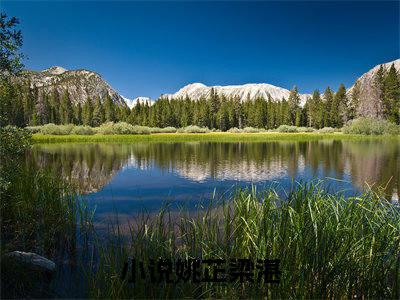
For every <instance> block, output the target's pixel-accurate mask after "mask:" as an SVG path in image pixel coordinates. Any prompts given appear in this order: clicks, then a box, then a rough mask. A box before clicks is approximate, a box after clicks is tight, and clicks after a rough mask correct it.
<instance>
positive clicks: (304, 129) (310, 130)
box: [297, 127, 315, 132]
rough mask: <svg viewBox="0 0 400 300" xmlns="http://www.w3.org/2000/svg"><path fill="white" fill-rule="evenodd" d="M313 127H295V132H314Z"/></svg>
mask: <svg viewBox="0 0 400 300" xmlns="http://www.w3.org/2000/svg"><path fill="white" fill-rule="evenodd" d="M314 131H315V128H312V127H297V132H314Z"/></svg>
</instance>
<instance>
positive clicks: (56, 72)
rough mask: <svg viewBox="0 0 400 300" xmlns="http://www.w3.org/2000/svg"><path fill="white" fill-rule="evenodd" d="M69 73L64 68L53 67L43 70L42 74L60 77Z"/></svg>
mask: <svg viewBox="0 0 400 300" xmlns="http://www.w3.org/2000/svg"><path fill="white" fill-rule="evenodd" d="M67 71H68V70H67V69H64V68H63V67H59V66H53V67H50V68H48V69H46V70H43V71H42V72H43V73H50V74H52V75H60V74H62V73H65V72H67Z"/></svg>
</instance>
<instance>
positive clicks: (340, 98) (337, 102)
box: [330, 84, 347, 127]
mask: <svg viewBox="0 0 400 300" xmlns="http://www.w3.org/2000/svg"><path fill="white" fill-rule="evenodd" d="M346 105H347V97H346V88H345V87H344V85H343V84H341V85H340V86H339V89H338V91H337V92H336V93H335V95H334V96H333V99H332V105H331V110H330V122H331V126H333V127H342V125H343V120H344V119H346V120H347V116H346V114H345V107H346Z"/></svg>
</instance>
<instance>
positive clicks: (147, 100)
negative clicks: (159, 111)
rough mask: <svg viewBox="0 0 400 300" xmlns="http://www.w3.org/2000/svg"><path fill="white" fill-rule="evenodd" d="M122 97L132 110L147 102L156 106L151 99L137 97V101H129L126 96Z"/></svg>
mask: <svg viewBox="0 0 400 300" xmlns="http://www.w3.org/2000/svg"><path fill="white" fill-rule="evenodd" d="M121 97H122V98H123V99H124V101H125V103H126V104H127V105H128V107H129V108H130V109H132V107H134V106H136V104H138V103H140V104H145V103H146V102H148V103H149V105H150V106H151V105H153V104H154V100H151V98H149V97H136V98H135V99H129V98H126V97H124V96H121Z"/></svg>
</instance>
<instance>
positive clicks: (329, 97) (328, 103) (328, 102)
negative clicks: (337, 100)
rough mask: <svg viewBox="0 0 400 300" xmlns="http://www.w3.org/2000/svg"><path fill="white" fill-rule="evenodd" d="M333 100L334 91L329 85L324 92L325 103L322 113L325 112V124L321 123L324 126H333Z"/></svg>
mask: <svg viewBox="0 0 400 300" xmlns="http://www.w3.org/2000/svg"><path fill="white" fill-rule="evenodd" d="M332 102H333V93H332V90H331V89H330V87H329V86H328V87H327V88H326V89H325V92H324V100H323V105H322V107H321V108H322V112H321V113H322V114H323V120H324V122H323V124H322V125H321V126H322V127H329V126H332V121H331V108H332Z"/></svg>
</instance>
